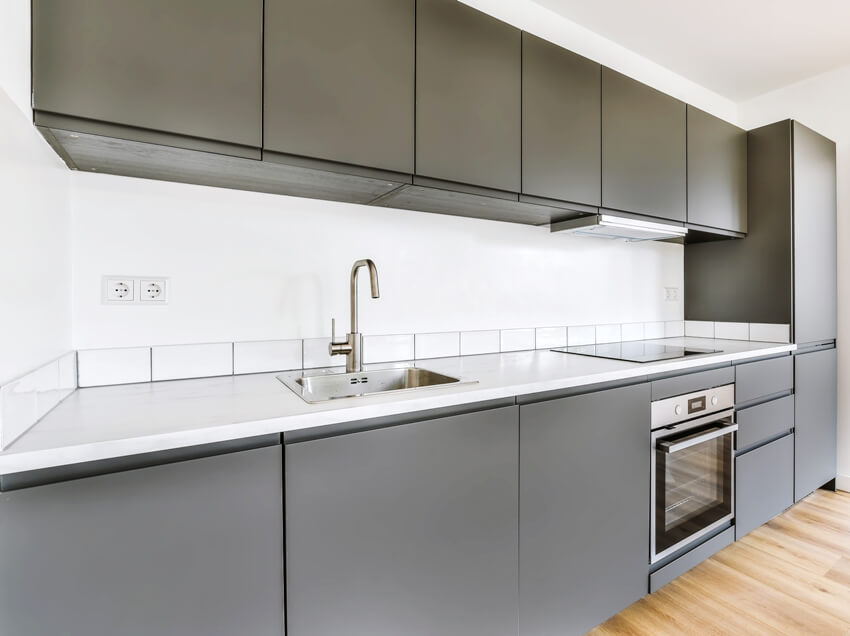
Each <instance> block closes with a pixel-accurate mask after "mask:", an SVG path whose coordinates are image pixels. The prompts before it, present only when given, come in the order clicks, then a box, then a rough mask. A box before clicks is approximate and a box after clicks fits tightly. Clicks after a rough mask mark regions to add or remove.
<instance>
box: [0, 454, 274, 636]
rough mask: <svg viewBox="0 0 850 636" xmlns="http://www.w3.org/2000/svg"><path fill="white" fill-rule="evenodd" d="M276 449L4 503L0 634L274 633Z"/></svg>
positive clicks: (43, 489) (19, 493) (28, 492)
mask: <svg viewBox="0 0 850 636" xmlns="http://www.w3.org/2000/svg"><path fill="white" fill-rule="evenodd" d="M282 473H283V469H282V451H281V447H280V445H279V444H277V445H274V446H268V447H265V448H259V449H255V450H245V451H239V452H233V453H230V454H226V455H219V456H216V457H208V458H203V459H193V460H188V461H182V462H178V463H173V464H168V465H162V466H153V467H149V468H141V469H137V470H129V471H126V472H121V473H117V474H106V475H101V476H96V477H87V478H83V479H75V480H72V481H65V482H61V483H53V484H49V485H40V486H34V487H30V488H24V489H21V490H15V491H12V492H4V493H2V494H0V590H2V593H0V632H2V633H3V634H9V635H10V636H11V635H12V634H14V636H44V635H46V634H62V635H63V636H115V635H116V634H121V635H122V636H150V635H151V634H174V635H178V634H180V635H184V634H203V635H204V636H232V635H233V634H242V633H250V634H252V636H281V634H282V633H283V624H284V602H283V541H282V536H283V501H282V495H283V493H282V489H283V481H282V477H283V475H282Z"/></svg>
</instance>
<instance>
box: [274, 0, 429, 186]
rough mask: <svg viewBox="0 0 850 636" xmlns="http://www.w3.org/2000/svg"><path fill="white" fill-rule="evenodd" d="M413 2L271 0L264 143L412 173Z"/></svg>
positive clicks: (291, 151) (283, 149)
mask: <svg viewBox="0 0 850 636" xmlns="http://www.w3.org/2000/svg"><path fill="white" fill-rule="evenodd" d="M414 19H415V16H414V1H413V0H359V1H358V2H339V1H338V0H266V3H265V72H264V74H265V92H264V103H265V108H264V124H265V125H264V129H263V147H264V148H265V149H266V150H272V151H275V152H283V153H289V154H295V155H301V156H305V157H313V158H318V159H326V160H332V161H339V162H343V163H349V164H356V165H361V166H368V167H372V168H380V169H385V170H393V171H398V172H406V173H412V172H413V112H414V105H413V91H414V79H413V74H414V61H413V57H414V51H415V34H414Z"/></svg>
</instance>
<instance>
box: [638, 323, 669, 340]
mask: <svg viewBox="0 0 850 636" xmlns="http://www.w3.org/2000/svg"><path fill="white" fill-rule="evenodd" d="M643 337H644V338H646V339H647V340H649V339H650V338H663V337H664V323H663V322H645V323H643Z"/></svg>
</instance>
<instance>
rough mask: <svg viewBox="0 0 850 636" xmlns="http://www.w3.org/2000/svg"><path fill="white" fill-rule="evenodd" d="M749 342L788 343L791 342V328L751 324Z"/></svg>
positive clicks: (788, 326) (757, 323)
mask: <svg viewBox="0 0 850 636" xmlns="http://www.w3.org/2000/svg"><path fill="white" fill-rule="evenodd" d="M750 340H754V341H756V342H781V343H783V344H785V343H789V342H791V326H790V325H772V324H766V323H759V322H751V323H750Z"/></svg>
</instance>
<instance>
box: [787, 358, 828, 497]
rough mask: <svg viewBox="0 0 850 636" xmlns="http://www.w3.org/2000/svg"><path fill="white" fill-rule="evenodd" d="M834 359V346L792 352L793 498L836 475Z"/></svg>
mask: <svg viewBox="0 0 850 636" xmlns="http://www.w3.org/2000/svg"><path fill="white" fill-rule="evenodd" d="M837 360H838V356H837V354H836V350H835V349H834V348H831V349H826V350H821V351H815V352H812V353H804V354H801V355H797V356H794V385H795V386H794V393H795V395H794V429H795V444H794V501H799V500H800V499H802V498H803V497H805V496H806V495H808V494H809V493H811V492H813V491H814V490H816V489H817V488H820V487H821V486H823V485H824V484H826V483H827V482H829V481H831V480H833V479H835V474H836V462H837V456H836V453H837V448H836V447H837V443H838V442H837V436H838V413H837V409H838V406H837V402H838V389H837Z"/></svg>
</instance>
